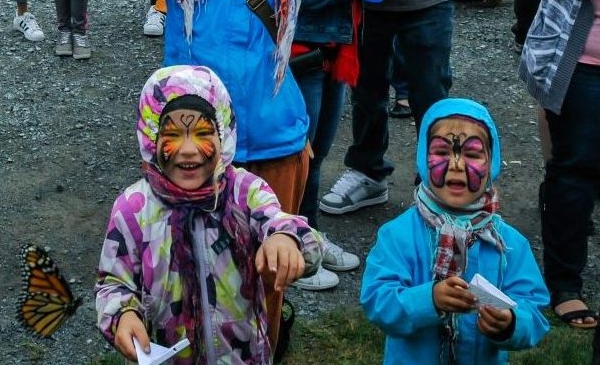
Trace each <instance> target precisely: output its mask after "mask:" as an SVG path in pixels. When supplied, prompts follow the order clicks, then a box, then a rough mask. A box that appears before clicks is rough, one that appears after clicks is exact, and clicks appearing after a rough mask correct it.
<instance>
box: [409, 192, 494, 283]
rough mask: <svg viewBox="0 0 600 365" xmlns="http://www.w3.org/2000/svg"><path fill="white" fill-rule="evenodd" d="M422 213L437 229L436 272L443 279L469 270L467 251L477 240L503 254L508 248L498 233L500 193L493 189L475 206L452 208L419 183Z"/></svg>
mask: <svg viewBox="0 0 600 365" xmlns="http://www.w3.org/2000/svg"><path fill="white" fill-rule="evenodd" d="M414 197H415V202H416V205H417V208H418V210H419V213H420V214H421V216H422V217H423V219H425V222H426V223H427V224H428V225H429V226H430V227H432V228H433V229H435V232H436V238H437V248H436V252H435V256H436V257H435V261H434V263H433V273H434V274H435V278H436V279H439V280H443V279H445V278H448V277H450V276H462V275H463V274H464V272H465V269H466V267H467V256H468V255H467V250H468V249H469V247H471V245H473V243H474V242H475V240H476V239H477V238H480V239H481V240H482V241H484V242H487V243H490V244H492V245H494V246H495V247H496V249H498V251H500V252H504V250H505V249H506V245H505V244H504V241H503V240H502V237H500V235H499V234H498V232H497V231H496V228H495V227H496V223H497V222H498V220H499V219H500V217H499V216H498V215H497V214H496V211H497V210H498V208H499V203H498V194H497V193H496V189H495V188H494V187H493V186H492V187H490V188H488V189H487V190H486V191H485V192H484V193H483V195H482V196H481V197H480V198H479V199H478V200H477V201H475V202H473V203H472V204H469V205H467V206H465V207H463V208H461V209H455V208H449V207H448V206H446V205H444V203H443V202H442V201H440V199H439V198H438V197H437V196H436V195H435V194H434V193H433V192H432V191H431V190H430V189H429V188H428V187H426V186H425V185H423V184H420V185H419V186H418V187H417V188H416V189H415V193H414Z"/></svg>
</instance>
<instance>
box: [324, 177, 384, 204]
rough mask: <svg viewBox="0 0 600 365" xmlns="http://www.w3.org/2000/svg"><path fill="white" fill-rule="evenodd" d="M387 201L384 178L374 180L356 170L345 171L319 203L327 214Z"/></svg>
mask: <svg viewBox="0 0 600 365" xmlns="http://www.w3.org/2000/svg"><path fill="white" fill-rule="evenodd" d="M387 201H388V187H387V181H386V179H383V180H382V181H376V180H373V179H371V178H370V177H368V176H367V175H365V174H363V173H362V172H360V171H357V170H352V169H350V170H348V171H346V172H345V173H344V174H343V175H342V176H341V177H340V178H339V179H338V181H337V182H336V183H335V185H333V187H332V188H331V190H330V192H329V193H328V194H326V195H325V196H324V197H323V198H322V199H321V201H320V203H319V209H321V210H322V211H324V212H325V213H329V214H345V213H348V212H353V211H355V210H357V209H359V208H363V207H367V206H370V205H375V204H382V203H385V202H387Z"/></svg>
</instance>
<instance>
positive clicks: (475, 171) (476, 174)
mask: <svg viewBox="0 0 600 365" xmlns="http://www.w3.org/2000/svg"><path fill="white" fill-rule="evenodd" d="M448 137H450V138H446V137H442V136H433V137H432V138H431V139H430V140H429V154H428V159H427V163H428V166H429V174H430V176H431V182H432V184H433V185H434V186H435V187H438V188H441V187H442V186H444V183H445V180H446V173H447V172H448V167H449V166H450V164H451V162H452V165H453V167H454V168H455V169H456V170H459V169H461V167H460V166H459V162H460V159H461V158H462V159H463V161H464V170H465V174H466V178H467V187H468V188H469V191H471V192H475V191H477V190H479V189H480V188H481V182H482V180H483V178H484V177H486V176H487V171H488V163H487V162H488V161H487V153H486V151H485V147H484V143H483V141H482V140H481V139H480V138H479V137H476V136H470V137H467V138H466V139H464V141H463V142H462V143H461V139H462V138H465V136H464V135H463V136H457V135H453V134H450V135H449V136H448Z"/></svg>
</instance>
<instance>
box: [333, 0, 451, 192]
mask: <svg viewBox="0 0 600 365" xmlns="http://www.w3.org/2000/svg"><path fill="white" fill-rule="evenodd" d="M453 13H454V4H453V3H452V2H451V1H448V2H444V3H440V4H437V5H435V6H432V7H430V8H426V9H422V10H416V11H407V12H390V11H374V10H369V9H366V10H365V13H364V19H363V23H362V27H363V29H362V39H361V40H360V43H359V59H360V74H359V78H358V84H357V86H356V87H355V88H354V89H353V90H352V135H353V143H352V145H351V146H350V148H349V149H348V151H347V152H346V157H345V159H344V163H345V164H346V166H348V167H350V168H352V169H355V170H358V171H360V172H362V173H364V174H365V175H367V176H369V177H370V178H372V179H375V180H378V181H381V180H382V179H384V178H385V177H386V176H388V175H390V174H391V173H392V171H393V170H394V167H393V165H392V164H391V163H390V162H389V161H386V160H385V159H384V155H385V152H386V150H387V148H388V143H389V131H388V124H387V123H388V104H389V87H390V75H389V72H388V71H389V67H390V61H391V58H392V54H393V41H394V37H397V38H398V44H397V45H398V46H399V50H400V52H401V53H402V55H403V56H404V65H405V71H406V75H407V80H408V101H409V103H410V107H411V109H412V111H413V116H414V118H415V122H416V125H417V130H418V129H419V126H420V125H421V119H422V118H423V114H425V111H426V110H427V109H428V108H429V107H430V106H431V105H432V104H433V103H435V102H436V101H438V100H440V99H443V98H445V97H447V96H448V91H449V90H450V86H451V85H452V79H451V76H450V46H451V40H452V18H453Z"/></svg>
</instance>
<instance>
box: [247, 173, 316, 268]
mask: <svg viewBox="0 0 600 365" xmlns="http://www.w3.org/2000/svg"><path fill="white" fill-rule="evenodd" d="M244 175H245V176H243V180H246V181H248V180H250V184H249V185H248V186H249V187H248V194H247V198H246V199H247V205H248V207H249V209H250V229H251V230H252V231H253V233H254V234H255V235H256V237H258V241H259V242H260V243H262V242H264V240H265V239H266V238H267V237H268V236H270V235H272V234H274V233H285V234H287V235H289V236H291V237H292V238H294V239H295V240H296V242H297V243H298V248H299V249H300V251H301V252H302V256H303V257H304V262H305V270H304V276H310V275H312V274H314V273H315V272H316V271H317V269H318V268H319V266H320V265H321V259H322V245H323V241H322V238H321V236H320V235H319V234H318V233H317V232H316V231H315V230H314V229H312V228H311V227H310V226H309V225H308V222H307V221H306V219H305V218H304V217H301V216H298V215H292V214H287V213H284V212H282V211H281V206H280V204H279V201H278V200H277V197H276V196H275V193H273V190H271V188H270V187H269V185H267V183H266V182H265V181H264V180H262V179H260V178H258V177H256V176H254V175H252V174H249V173H248V174H244ZM243 185H245V184H242V186H243Z"/></svg>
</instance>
